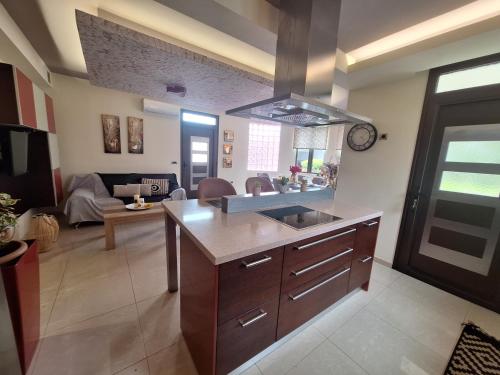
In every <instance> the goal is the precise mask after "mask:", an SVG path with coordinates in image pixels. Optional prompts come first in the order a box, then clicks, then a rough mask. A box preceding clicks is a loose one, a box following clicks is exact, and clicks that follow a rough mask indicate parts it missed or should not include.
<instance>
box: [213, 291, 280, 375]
mask: <svg viewBox="0 0 500 375" xmlns="http://www.w3.org/2000/svg"><path fill="white" fill-rule="evenodd" d="M277 319H278V296H276V298H275V299H274V300H273V301H269V302H267V303H265V304H263V305H261V306H259V307H257V308H255V309H253V310H251V311H249V312H247V313H245V314H242V315H241V316H238V317H237V318H233V319H231V320H229V321H228V322H226V323H224V324H223V325H221V326H219V328H218V335H217V374H218V375H219V374H220V375H223V374H227V373H228V372H230V371H231V370H233V369H235V368H236V367H238V366H240V365H241V364H243V363H245V362H246V361H247V360H249V359H250V358H252V357H253V356H254V355H256V354H257V353H259V352H261V351H262V350H264V349H265V348H267V347H268V346H269V345H271V344H273V343H274V341H275V340H276V324H277Z"/></svg>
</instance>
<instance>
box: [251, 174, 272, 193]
mask: <svg viewBox="0 0 500 375" xmlns="http://www.w3.org/2000/svg"><path fill="white" fill-rule="evenodd" d="M257 182H259V183H260V186H261V191H262V192H263V193H265V192H269V191H274V187H273V184H272V183H271V181H270V180H269V179H268V178H265V177H249V178H247V180H246V182H245V189H246V191H247V194H251V193H253V190H254V187H255V184H256V183H257Z"/></svg>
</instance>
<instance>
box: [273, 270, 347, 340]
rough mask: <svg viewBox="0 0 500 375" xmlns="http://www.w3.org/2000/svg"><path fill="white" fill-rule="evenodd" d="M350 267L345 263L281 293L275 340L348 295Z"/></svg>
mask: <svg viewBox="0 0 500 375" xmlns="http://www.w3.org/2000/svg"><path fill="white" fill-rule="evenodd" d="M349 266H350V264H349V263H348V262H347V263H345V264H344V265H343V266H342V267H340V268H339V269H337V270H334V271H333V272H328V273H326V274H323V275H321V276H319V277H317V278H316V279H314V280H312V281H309V282H307V283H305V284H303V285H301V286H300V287H298V288H296V289H294V290H292V291H290V292H288V293H282V294H281V297H280V314H279V319H278V331H277V338H278V339H280V338H282V337H283V336H285V335H287V334H288V333H290V332H292V331H293V330H294V329H295V328H297V327H299V326H301V325H302V324H304V323H305V322H307V321H308V320H309V319H311V318H312V317H314V316H315V315H317V314H318V313H320V312H321V311H323V310H324V309H326V308H327V307H328V306H330V305H332V304H333V303H335V302H336V301H338V300H339V299H340V298H342V297H343V296H345V295H346V294H347V285H348V283H349Z"/></svg>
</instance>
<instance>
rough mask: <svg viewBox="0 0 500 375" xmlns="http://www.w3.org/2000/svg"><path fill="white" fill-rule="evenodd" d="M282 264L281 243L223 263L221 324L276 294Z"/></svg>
mask: <svg viewBox="0 0 500 375" xmlns="http://www.w3.org/2000/svg"><path fill="white" fill-rule="evenodd" d="M282 266H283V248H282V247H281V248H277V249H273V250H269V251H265V252H262V253H259V254H256V255H251V256H248V257H245V258H243V259H238V260H235V261H233V262H229V263H225V264H222V265H221V266H220V270H219V272H220V274H219V317H218V324H219V325H220V324H223V323H225V322H226V321H228V320H229V319H232V318H234V317H235V316H239V315H241V314H244V313H246V312H247V311H249V310H251V309H253V308H255V307H256V306H259V305H261V304H262V303H264V302H266V301H269V300H272V299H274V298H277V297H278V296H279V294H280V286H281V270H282Z"/></svg>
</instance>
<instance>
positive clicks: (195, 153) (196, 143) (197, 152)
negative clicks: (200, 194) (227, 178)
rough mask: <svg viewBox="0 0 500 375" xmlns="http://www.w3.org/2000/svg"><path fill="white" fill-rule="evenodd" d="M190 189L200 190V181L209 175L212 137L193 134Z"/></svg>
mask: <svg viewBox="0 0 500 375" xmlns="http://www.w3.org/2000/svg"><path fill="white" fill-rule="evenodd" d="M190 142H191V163H190V166H189V169H190V171H191V181H190V185H191V186H190V190H198V183H199V182H200V181H201V180H203V179H204V178H207V177H208V176H209V150H210V138H208V137H197V136H191V141H190Z"/></svg>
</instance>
